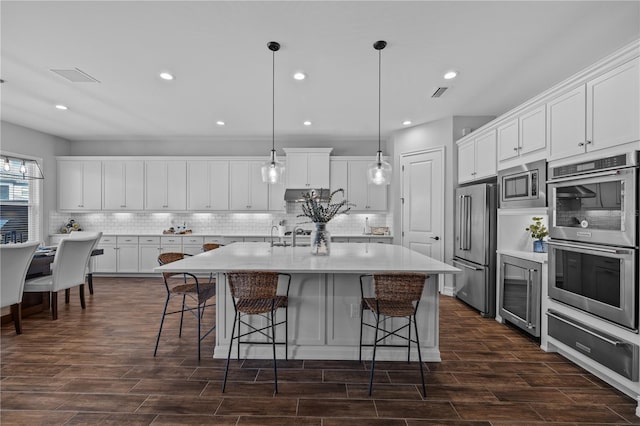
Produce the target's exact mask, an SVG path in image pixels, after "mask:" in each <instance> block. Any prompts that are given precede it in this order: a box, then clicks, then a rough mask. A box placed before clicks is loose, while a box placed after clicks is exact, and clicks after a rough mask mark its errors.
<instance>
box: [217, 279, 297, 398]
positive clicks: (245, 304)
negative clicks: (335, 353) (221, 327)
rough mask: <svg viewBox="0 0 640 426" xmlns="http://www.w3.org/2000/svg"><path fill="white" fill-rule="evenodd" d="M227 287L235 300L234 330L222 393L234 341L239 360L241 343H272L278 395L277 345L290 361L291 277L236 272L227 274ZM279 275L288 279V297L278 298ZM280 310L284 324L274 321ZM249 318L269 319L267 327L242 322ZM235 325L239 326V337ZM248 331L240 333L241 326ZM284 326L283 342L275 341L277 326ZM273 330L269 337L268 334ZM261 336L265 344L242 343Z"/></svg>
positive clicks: (232, 330)
mask: <svg viewBox="0 0 640 426" xmlns="http://www.w3.org/2000/svg"><path fill="white" fill-rule="evenodd" d="M226 276H227V284H228V285H229V290H230V292H231V299H232V300H233V308H234V310H235V315H234V317H233V327H232V328H231V340H230V341H229V353H228V354H227V365H226V367H225V370H224V381H223V382H222V392H224V389H225V386H226V385H227V375H228V373H229V359H230V358H231V349H232V347H233V341H234V340H237V341H238V359H240V344H241V343H250V344H270V345H272V347H273V376H274V389H275V392H276V393H278V369H277V366H276V345H284V347H285V359H289V356H288V352H289V347H288V344H287V339H288V336H289V328H288V325H287V323H288V319H289V309H288V306H289V285H290V284H291V275H289V274H283V273H279V272H271V271H233V272H227V273H226ZM280 276H284V277H286V278H287V290H286V295H284V296H279V295H277V290H278V281H279V278H280ZM279 308H284V312H285V319H284V321H280V322H277V323H276V322H275V319H276V318H275V314H276V311H277V310H278V309H279ZM248 315H260V316H261V317H263V318H265V319H266V320H267V325H266V326H265V327H259V328H258V327H254V326H253V325H252V324H250V323H249V322H247V321H246V320H243V318H244V317H246V316H248ZM236 324H237V326H238V330H237V336H236ZM241 324H242V325H244V326H246V327H247V328H248V331H246V332H245V333H242V334H241V332H240V325H241ZM281 324H284V326H285V333H284V341H280V342H278V341H276V326H277V325H281ZM269 330H271V333H270V335H269V333H268V331H269ZM254 333H259V334H261V335H263V336H265V337H266V338H267V340H266V341H264V342H260V341H258V342H256V341H246V340H245V341H243V340H241V339H242V338H243V337H246V336H248V335H251V334H254Z"/></svg>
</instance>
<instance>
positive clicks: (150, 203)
mask: <svg viewBox="0 0 640 426" xmlns="http://www.w3.org/2000/svg"><path fill="white" fill-rule="evenodd" d="M145 187H146V194H145V209H146V210H186V208H187V196H186V193H187V163H186V161H147V162H146V163H145Z"/></svg>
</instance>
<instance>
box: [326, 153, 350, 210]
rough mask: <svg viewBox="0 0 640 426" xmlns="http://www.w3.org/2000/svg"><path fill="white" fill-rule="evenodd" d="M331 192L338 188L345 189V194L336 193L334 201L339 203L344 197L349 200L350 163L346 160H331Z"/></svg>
mask: <svg viewBox="0 0 640 426" xmlns="http://www.w3.org/2000/svg"><path fill="white" fill-rule="evenodd" d="M330 170H331V185H330V186H329V187H330V189H331V192H333V191H335V190H336V189H340V188H342V189H344V194H343V195H340V194H336V195H335V198H334V201H335V202H337V203H339V202H340V201H342V200H343V199H345V198H346V199H347V200H349V193H348V190H349V188H348V184H349V163H347V162H346V161H338V160H331V164H330Z"/></svg>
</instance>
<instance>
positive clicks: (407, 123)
mask: <svg viewBox="0 0 640 426" xmlns="http://www.w3.org/2000/svg"><path fill="white" fill-rule="evenodd" d="M409 124H411V120H404V121H403V122H402V125H403V126H408V125H409Z"/></svg>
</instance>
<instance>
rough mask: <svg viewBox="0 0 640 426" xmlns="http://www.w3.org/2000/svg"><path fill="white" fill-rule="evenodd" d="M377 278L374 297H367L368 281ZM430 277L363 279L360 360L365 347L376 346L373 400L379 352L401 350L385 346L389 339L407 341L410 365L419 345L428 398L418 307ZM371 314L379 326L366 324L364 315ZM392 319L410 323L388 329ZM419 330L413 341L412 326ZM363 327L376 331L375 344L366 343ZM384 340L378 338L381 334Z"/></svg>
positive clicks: (391, 275)
mask: <svg viewBox="0 0 640 426" xmlns="http://www.w3.org/2000/svg"><path fill="white" fill-rule="evenodd" d="M366 277H373V292H374V297H365V296H364V288H363V286H364V281H363V280H364V279H365V278H366ZM426 279H427V275H426V274H423V273H402V272H395V273H394V272H387V273H375V274H365V275H361V276H360V294H361V296H362V301H361V303H360V355H359V357H358V359H359V360H360V361H362V347H363V346H373V357H372V360H371V376H370V377H369V396H371V391H372V389H373V374H374V371H375V367H376V350H377V348H378V347H385V346H386V347H398V346H400V345H397V344H386V343H382V344H381V343H380V342H384V341H385V340H386V339H387V338H389V337H392V336H394V337H396V338H400V339H404V340H406V342H407V362H409V360H410V357H411V343H415V344H416V346H417V348H418V361H419V365H418V367H419V368H420V378H421V379H422V395H423V396H425V397H426V388H425V385H424V371H423V365H422V353H421V351H420V339H419V337H418V323H417V321H416V312H417V311H418V304H419V303H420V299H421V298H422V290H423V289H424V283H425V281H426ZM365 311H371V312H372V313H373V317H374V320H375V324H370V323H366V322H365V319H364V312H365ZM390 318H406V319H407V323H405V324H404V325H400V326H397V327H395V328H394V327H392V325H393V324H388V325H387V326H386V327H385V323H386V320H387V319H390ZM412 324H413V327H414V330H415V334H416V335H415V340H414V339H412V338H411V325H412ZM363 326H367V327H370V328H375V334H374V338H373V343H371V344H363V343H362V329H363ZM404 329H407V336H402V335H401V334H399V332H400V331H402V330H404ZM380 333H381V334H382V336H381V337H378V335H379V334H380Z"/></svg>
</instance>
